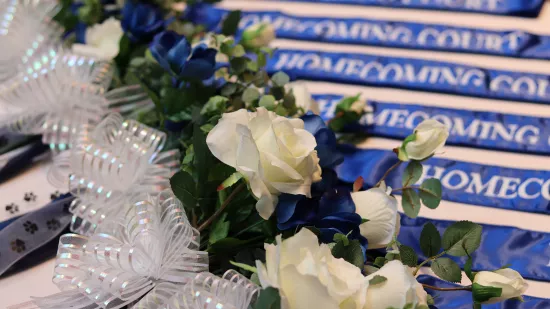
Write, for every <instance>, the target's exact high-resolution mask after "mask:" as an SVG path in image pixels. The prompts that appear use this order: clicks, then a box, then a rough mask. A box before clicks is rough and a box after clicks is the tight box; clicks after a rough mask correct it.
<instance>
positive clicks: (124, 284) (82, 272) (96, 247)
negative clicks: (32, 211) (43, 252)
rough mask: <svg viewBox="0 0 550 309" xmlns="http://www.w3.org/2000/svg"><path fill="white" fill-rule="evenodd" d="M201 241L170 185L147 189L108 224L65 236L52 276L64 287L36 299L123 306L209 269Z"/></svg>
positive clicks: (54, 304) (57, 304)
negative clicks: (88, 233)
mask: <svg viewBox="0 0 550 309" xmlns="http://www.w3.org/2000/svg"><path fill="white" fill-rule="evenodd" d="M122 222H124V224H123V223H122ZM106 230H110V232H104V231H106ZM199 243H200V236H199V232H198V231H197V230H196V229H194V228H193V227H191V224H190V223H189V220H188V219H187V216H186V215H185V211H184V209H183V205H182V204H181V202H180V201H179V200H178V199H177V198H176V197H175V196H174V195H173V193H172V192H171V191H170V190H165V191H162V192H161V193H159V194H158V195H156V196H151V195H148V196H147V198H145V199H142V200H138V201H137V202H134V203H133V204H132V205H131V206H129V207H127V212H126V215H125V216H124V218H123V220H121V222H117V223H114V222H113V225H112V226H111V227H109V229H107V228H105V226H102V229H101V231H99V232H98V233H96V234H95V235H94V236H92V237H87V236H82V235H77V234H65V235H63V236H61V239H60V241H59V248H58V253H57V259H56V264H55V269H54V278H53V282H54V283H55V284H56V285H57V286H58V287H59V288H60V289H61V290H62V292H60V293H58V294H54V295H51V296H48V297H44V298H35V299H34V301H35V303H36V305H37V306H38V307H40V308H44V309H50V308H51V309H53V308H55V309H63V308H72V309H78V308H82V309H84V308H113V309H114V308H122V307H123V306H126V305H129V304H133V303H135V302H137V301H139V300H140V299H141V298H142V297H144V296H145V295H147V293H149V292H150V291H151V290H152V289H153V288H155V287H162V286H166V285H167V284H172V285H181V286H182V285H184V284H186V283H188V282H190V281H192V280H193V278H194V277H195V276H196V274H197V273H200V272H203V271H207V270H208V253H207V252H203V251H198V248H199ZM138 304H139V302H138ZM138 304H136V306H138ZM138 308H139V307H138Z"/></svg>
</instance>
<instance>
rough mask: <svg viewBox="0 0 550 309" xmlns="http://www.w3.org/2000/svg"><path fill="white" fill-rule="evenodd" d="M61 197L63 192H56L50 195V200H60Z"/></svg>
mask: <svg viewBox="0 0 550 309" xmlns="http://www.w3.org/2000/svg"><path fill="white" fill-rule="evenodd" d="M60 196H61V192H59V191H55V192H54V193H52V194H50V199H51V200H52V201H53V200H55V199H58V198H59V197H60Z"/></svg>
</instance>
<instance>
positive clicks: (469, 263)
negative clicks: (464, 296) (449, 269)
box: [464, 256, 474, 282]
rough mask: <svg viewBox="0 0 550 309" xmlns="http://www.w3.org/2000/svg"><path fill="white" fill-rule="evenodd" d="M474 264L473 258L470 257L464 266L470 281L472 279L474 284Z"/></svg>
mask: <svg viewBox="0 0 550 309" xmlns="http://www.w3.org/2000/svg"><path fill="white" fill-rule="evenodd" d="M472 264H473V260H472V257H471V256H468V260H466V263H465V264H464V272H465V273H466V276H468V279H470V281H472V282H474V274H473V272H472Z"/></svg>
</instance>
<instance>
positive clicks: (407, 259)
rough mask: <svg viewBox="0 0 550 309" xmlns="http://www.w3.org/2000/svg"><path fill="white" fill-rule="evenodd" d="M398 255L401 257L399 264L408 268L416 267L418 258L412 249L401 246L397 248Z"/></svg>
mask: <svg viewBox="0 0 550 309" xmlns="http://www.w3.org/2000/svg"><path fill="white" fill-rule="evenodd" d="M399 255H400V256H401V262H403V264H405V265H407V266H410V267H415V266H416V263H417V262H418V256H417V255H416V252H414V249H413V248H411V247H409V246H405V245H401V246H399Z"/></svg>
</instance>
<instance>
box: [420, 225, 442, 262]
mask: <svg viewBox="0 0 550 309" xmlns="http://www.w3.org/2000/svg"><path fill="white" fill-rule="evenodd" d="M420 249H421V250H422V252H423V253H424V254H425V255H426V256H427V257H432V256H435V255H437V254H438V253H439V250H441V235H440V234H439V231H438V230H437V228H436V227H435V225H433V223H431V222H428V223H426V224H425V225H424V228H423V229H422V233H420Z"/></svg>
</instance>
